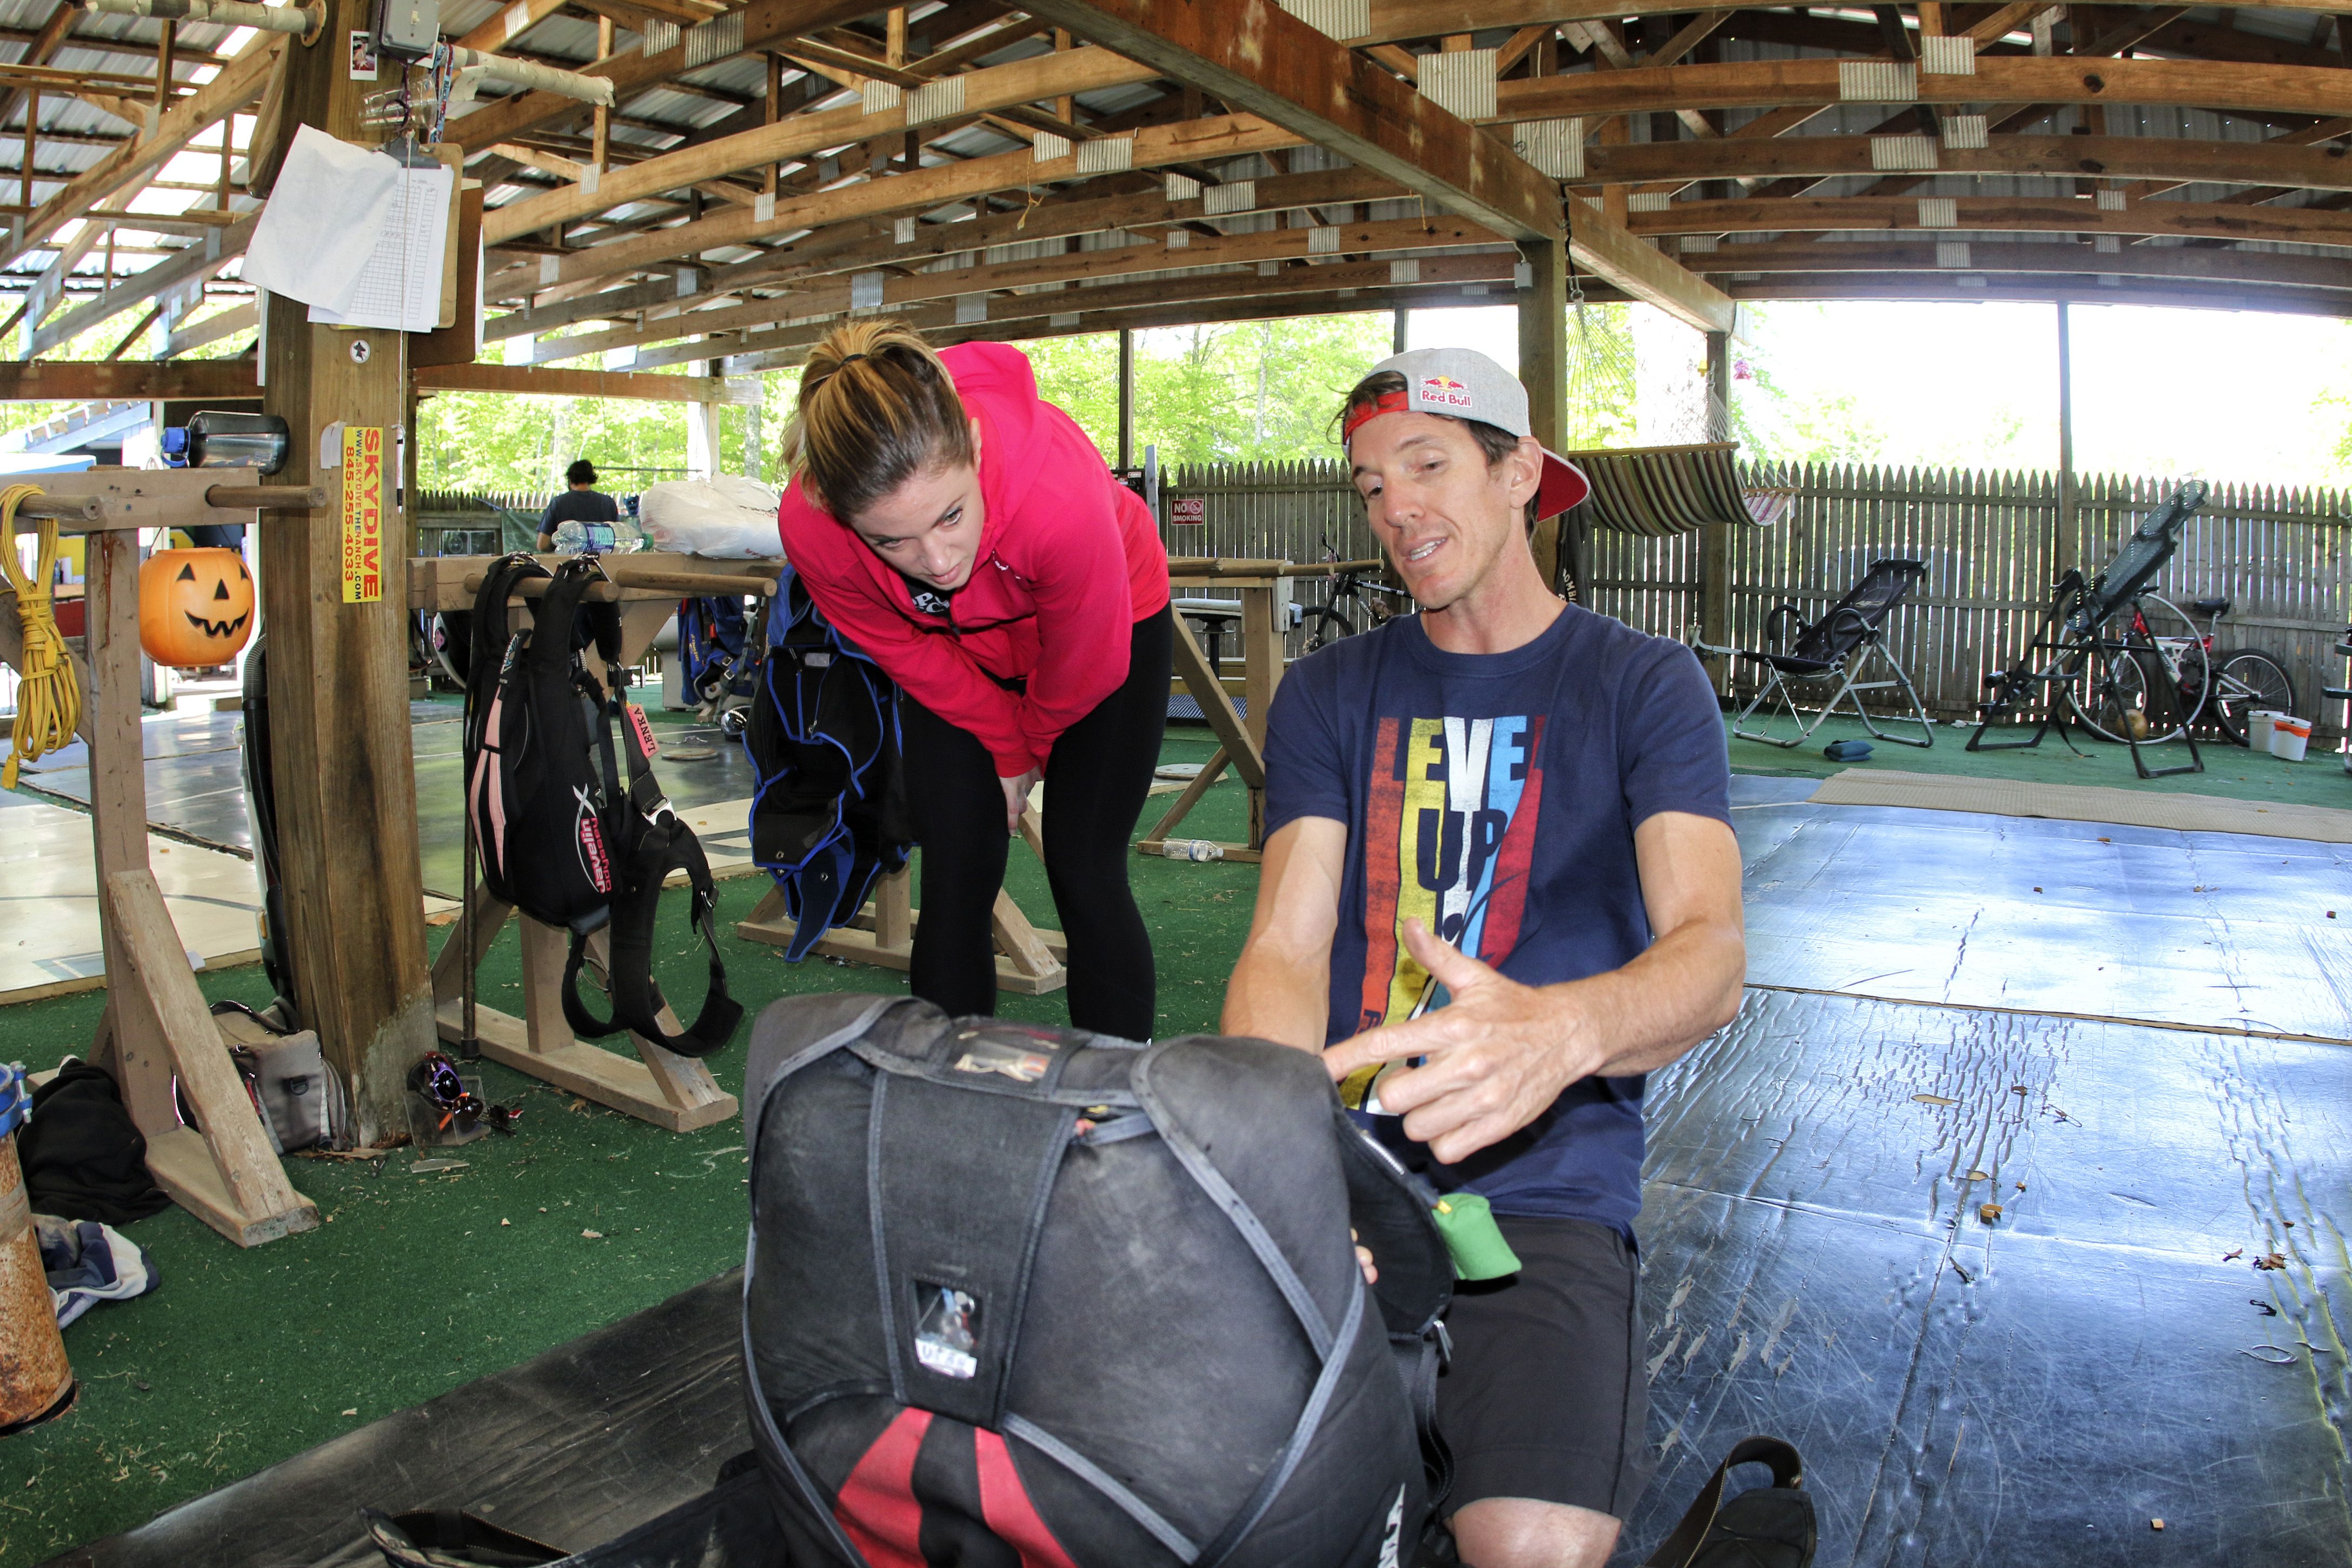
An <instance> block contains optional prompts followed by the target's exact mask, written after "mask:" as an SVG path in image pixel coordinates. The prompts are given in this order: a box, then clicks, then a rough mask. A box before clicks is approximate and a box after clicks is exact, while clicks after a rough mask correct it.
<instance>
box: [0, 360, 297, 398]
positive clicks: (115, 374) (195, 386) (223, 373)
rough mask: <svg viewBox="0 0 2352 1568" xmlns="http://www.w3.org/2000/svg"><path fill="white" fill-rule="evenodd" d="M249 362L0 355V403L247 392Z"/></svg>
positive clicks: (216, 395) (249, 390)
mask: <svg viewBox="0 0 2352 1568" xmlns="http://www.w3.org/2000/svg"><path fill="white" fill-rule="evenodd" d="M255 391H256V386H255V383H254V379H253V366H252V364H251V363H247V362H246V361H242V360H189V361H186V362H184V363H175V364H155V363H149V362H147V361H143V360H116V361H114V362H112V363H105V362H100V363H79V362H61V361H56V360H33V361H0V403H97V402H101V401H104V400H107V399H117V400H128V399H131V398H153V399H163V398H170V399H173V400H174V401H177V400H180V399H195V400H203V399H208V398H226V397H251V396H252V395H254V393H255Z"/></svg>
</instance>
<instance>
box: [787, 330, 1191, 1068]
mask: <svg viewBox="0 0 2352 1568" xmlns="http://www.w3.org/2000/svg"><path fill="white" fill-rule="evenodd" d="M784 448H785V457H786V459H787V461H788V462H789V464H790V466H791V468H792V472H793V480H792V485H791V488H790V489H787V490H786V491H785V492H784V500H783V506H782V509H781V510H780V512H779V515H778V519H777V521H778V526H779V529H780V531H781V532H782V535H783V544H784V554H785V556H786V557H787V558H788V559H789V560H790V561H791V562H792V563H793V568H794V569H795V570H796V571H797V572H798V573H799V574H800V577H801V580H802V581H803V582H804V583H806V584H808V589H809V593H810V595H811V596H812V597H814V599H815V601H816V605H817V607H818V608H819V609H820V610H822V611H824V616H825V618H826V619H827V620H829V621H830V622H832V623H833V626H835V629H836V630H838V631H839V632H840V633H841V634H842V635H843V636H844V637H847V638H849V639H850V640H851V641H853V642H855V643H856V644H857V645H858V647H862V648H864V649H865V650H866V653H868V654H869V655H871V656H872V657H873V658H874V659H875V661H876V662H877V663H878V664H879V665H880V666H881V667H882V668H883V669H884V670H886V671H887V672H888V674H889V675H890V677H891V679H894V680H896V681H897V682H898V688H899V690H900V691H901V693H902V694H903V697H902V700H901V702H900V707H899V716H900V725H901V729H902V732H903V735H904V739H905V753H906V774H907V795H908V805H909V807H910V808H911V810H912V813H913V816H914V826H915V833H916V837H917V839H918V841H919V843H920V844H921V845H922V850H923V875H922V911H923V913H922V919H921V920H920V921H919V922H918V923H917V926H916V931H915V952H914V960H913V965H912V970H913V973H912V975H911V981H912V984H913V989H914V993H915V994H916V995H918V996H921V997H923V998H925V999H927V1000H929V1001H931V1002H935V1003H937V1004H939V1005H940V1006H941V1007H943V1008H945V1009H946V1010H947V1011H948V1012H949V1013H950V1014H954V1015H959V1016H961V1015H963V1014H968V1013H990V1012H993V1011H994V1010H995V1006H996V958H995V951H994V946H993V942H992V936H991V932H990V929H989V913H990V910H992V908H993V906H994V904H995V900H996V893H997V889H999V888H1000V887H1001V886H1003V881H1004V858H1005V853H1006V847H1007V845H1008V843H1009V842H1010V836H1011V833H1012V831H1013V828H1014V827H1015V826H1017V824H1018V822H1019V818H1020V813H1021V808H1022V806H1023V805H1024V803H1025V802H1026V801H1027V800H1028V797H1029V791H1030V788H1031V786H1033V785H1034V784H1036V783H1037V781H1038V780H1039V779H1040V778H1043V779H1044V780H1045V875H1046V879H1047V880H1048V881H1049V882H1050V883H1051V884H1052V886H1053V889H1054V903H1055V908H1056V909H1057V910H1059V912H1060V915H1061V923H1062V930H1063V932H1064V933H1065V935H1066V937H1067V938H1068V941H1069V961H1068V962H1069V975H1070V980H1069V1005H1070V1022H1071V1023H1072V1024H1074V1025H1076V1026H1078V1027H1079V1028H1082V1029H1091V1030H1094V1031H1096V1032H1097V1033H1100V1034H1108V1035H1116V1036H1118V1037H1122V1038H1126V1039H1133V1040H1142V1039H1149V1038H1150V1037H1151V1036H1152V1034H1153V1032H1154V1028H1153V1010H1154V1005H1155V989H1156V987H1155V981H1154V977H1153V971H1152V962H1151V939H1150V934H1149V933H1148V932H1147V931H1145V930H1144V927H1143V917H1142V916H1141V915H1140V914H1139V913H1138V912H1137V910H1136V908H1135V898H1134V895H1133V894H1132V893H1131V892H1129V889H1128V880H1127V863H1128V853H1129V851H1128V841H1129V835H1130V834H1131V833H1132V832H1133V831H1134V828H1135V821H1136V816H1137V815H1138V814H1139V812H1140V811H1141V810H1142V808H1143V802H1144V797H1145V796H1146V795H1148V794H1149V793H1150V787H1151V774H1152V770H1153V768H1154V767H1155V766H1156V765H1157V763H1158V762H1159V758H1160V735H1161V731H1163V730H1164V729H1165V728H1166V725H1167V715H1168V676H1169V663H1170V658H1171V653H1170V649H1171V638H1172V637H1173V629H1172V623H1171V620H1170V617H1169V610H1168V554H1167V552H1166V551H1165V550H1164V549H1163V548H1162V547H1161V545H1160V531H1159V529H1158V527H1157V526H1156V524H1155V523H1154V521H1153V520H1152V517H1151V513H1150V510H1148V509H1147V508H1146V507H1145V506H1144V504H1143V503H1142V502H1141V501H1140V500H1137V499H1136V498H1135V496H1134V495H1133V493H1131V492H1130V491H1129V490H1128V489H1126V488H1125V487H1124V486H1121V485H1119V484H1118V482H1116V481H1115V480H1114V479H1112V478H1111V476H1110V471H1109V469H1108V468H1107V467H1106V466H1105V464H1104V462H1103V459H1102V455H1101V454H1100V453H1099V452H1097V450H1096V449H1095V447H1094V444H1093V442H1091V441H1090V440H1088V439H1087V435H1086V433H1085V432H1084V431H1082V430H1080V429H1079V428H1078V426H1077V424H1076V421H1074V420H1072V419H1071V418H1070V416H1068V415H1066V414H1065V413H1063V412H1062V411H1061V410H1060V409H1058V408H1056V407H1055V406H1054V405H1052V404H1050V403H1046V402H1045V401H1044V400H1042V399H1041V398H1039V397H1038V395H1037V382H1036V377H1035V376H1034V374H1032V373H1031V371H1030V368H1029V361H1028V358H1027V356H1025V355H1024V354H1023V353H1021V352H1020V351H1019V350H1017V349H1013V348H1009V347H1007V346H1006V345H1004V344H1003V343H966V344H962V345H961V346H959V347H955V348H950V349H948V350H947V351H945V352H944V353H933V352H932V350H931V348H930V346H929V344H927V343H926V342H923V340H922V338H921V337H920V336H919V334H918V333H916V332H915V331H913V329H911V328H909V327H908V326H906V325H905V324H904V323H903V322H898V321H853V322H851V323H850V324H848V325H847V326H845V327H842V328H840V329H839V330H837V331H834V332H833V333H831V334H830V335H828V336H827V337H826V338H825V340H824V342H821V343H819V344H818V345H817V346H816V347H815V348H814V350H812V351H811V352H810V353H809V356H808V360H807V363H806V364H805V365H804V366H803V370H802V372H801V390H800V411H799V417H798V418H797V419H796V420H795V421H794V422H793V426H792V428H791V429H790V430H788V431H787V432H786V434H785V437H784Z"/></svg>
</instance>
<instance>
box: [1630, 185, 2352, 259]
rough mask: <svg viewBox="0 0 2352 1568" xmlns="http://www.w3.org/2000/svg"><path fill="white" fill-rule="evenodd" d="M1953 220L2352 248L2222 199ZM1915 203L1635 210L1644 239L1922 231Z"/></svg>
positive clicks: (2335, 220) (1971, 225) (1974, 203)
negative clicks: (2121, 209)
mask: <svg viewBox="0 0 2352 1568" xmlns="http://www.w3.org/2000/svg"><path fill="white" fill-rule="evenodd" d="M1953 200H1954V202H1955V204H1956V205H1955V207H1954V211H1955V213H1956V214H1957V222H1956V224H1955V226H1953V227H1952V228H1940V227H1939V228H1937V229H1934V230H1932V231H1930V232H1933V233H1937V234H1940V235H1946V236H1949V237H1954V238H1960V237H1965V232H1966V231H1967V230H1969V229H1989V230H1995V231H2004V230H2006V231H2015V232H2021V233H2032V232H2048V231H2059V232H2064V231H2069V230H2071V231H2074V232H2078V233H2083V234H2117V235H2186V236H2189V237H2200V238H2212V239H2244V240H2268V241H2273V242H2280V243H2285V244H2290V245H2327V246H2342V247H2352V213H2343V212H2334V211H2329V210H2326V209H2324V208H2317V207H2263V206H2241V205H2231V204H2228V203H2221V202H2169V201H2168V202H2141V203H2139V204H2137V205H2130V206H2126V208H2125V209H2124V210H2123V211H2121V212H2102V211H2100V210H2099V209H2097V208H2096V207H2095V206H2094V205H2092V204H2091V202H2090V201H2089V200H2088V199H2087V198H2082V197H2074V196H2053V197H2034V196H1958V197H1955V198H1953ZM1919 216H1920V215H1919V204H1918V202H1917V201H1916V200H1915V199H1913V198H1912V197H1909V196H1833V197H1813V196H1800V197H1793V198H1790V199H1786V200H1781V201H1728V202H1676V203H1675V204H1674V205H1673V206H1671V207H1670V208H1669V209H1668V210H1666V211H1664V212H1655V213H1635V214H1634V215H1633V232H1634V233H1636V234H1642V235H1670V234H1742V233H1762V232H1772V233H1784V234H1797V233H1822V234H1827V233H1839V232H1843V231H1847V230H1864V229H1906V230H1909V229H1918V228H1920V227H1922V225H1921V224H1920V222H1919Z"/></svg>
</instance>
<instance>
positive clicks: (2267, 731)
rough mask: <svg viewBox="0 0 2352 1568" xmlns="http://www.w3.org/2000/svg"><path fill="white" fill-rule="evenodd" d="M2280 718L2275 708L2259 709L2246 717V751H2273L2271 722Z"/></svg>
mask: <svg viewBox="0 0 2352 1568" xmlns="http://www.w3.org/2000/svg"><path fill="white" fill-rule="evenodd" d="M2277 717H2278V710H2277V709H2275V708H2257V709H2255V710H2253V711H2252V712H2251V713H2249V714H2247V715H2246V749H2247V750H2248V751H2250V752H2267V751H2269V750H2270V749H2271V721H2272V720H2273V719H2275V718H2277Z"/></svg>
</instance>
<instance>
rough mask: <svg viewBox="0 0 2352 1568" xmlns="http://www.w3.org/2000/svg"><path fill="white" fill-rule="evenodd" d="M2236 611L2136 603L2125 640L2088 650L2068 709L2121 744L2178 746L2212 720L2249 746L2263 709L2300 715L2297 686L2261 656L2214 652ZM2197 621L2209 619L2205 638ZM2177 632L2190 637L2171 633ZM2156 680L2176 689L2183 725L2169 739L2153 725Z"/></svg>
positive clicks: (2219, 605)
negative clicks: (2226, 619)
mask: <svg viewBox="0 0 2352 1568" xmlns="http://www.w3.org/2000/svg"><path fill="white" fill-rule="evenodd" d="M2230 605H2231V601H2230V600H2229V599H2228V598H2208V599H2192V600H2190V601H2189V605H2188V608H2187V609H2186V610H2184V609H2183V608H2182V607H2181V606H2180V605H2177V604H2175V603H2174V602H2173V601H2171V600H2170V599H2168V598H2166V597H2164V596H2163V595H2160V594H2139V595H2134V596H2133V598H2132V599H2131V601H2130V602H2129V605H2128V606H2127V608H2128V610H2129V619H2128V621H2127V623H2126V625H2125V626H2124V628H2123V633H2122V636H2120V637H2112V638H2111V637H2099V638H2097V639H2096V640H2095V642H2093V643H2090V644H2088V645H2085V647H2084V652H2083V656H2082V658H2080V659H2079V660H2078V661H2077V663H2076V666H2075V668H2074V669H2073V670H2072V671H2071V672H2070V679H2067V680H2066V682H2065V686H2064V689H2065V693H2066V702H2067V706H2068V707H2069V708H2070V709H2072V710H2073V711H2074V717H2075V718H2076V719H2077V720H2078V721H2081V723H2082V724H2083V726H2084V728H2085V729H2087V730H2089V731H2091V732H2092V733H2093V734H2095V735H2097V736H2098V737H2100V738H2101V739H2102V740H2107V741H2113V742H2117V743H2118V744H2122V743H2126V742H2130V741H2137V742H2142V743H2143V744H2145V743H2147V742H2158V741H2170V740H2174V739H2176V738H2178V737H2179V735H2180V733H2181V731H2183V730H2185V729H2187V728H2189V726H2191V725H2194V724H2197V723H2198V722H2200V721H2207V720H2210V721H2211V723H2212V724H2213V726H2214V727H2215V728H2216V729H2218V730H2220V731H2221V733H2222V734H2223V735H2224V736H2226V737H2227V738H2228V739H2229V740H2230V741H2231V742H2233V743H2235V744H2237V745H2241V746H2242V745H2244V744H2245V743H2246V731H2247V721H2248V717H2249V715H2251V714H2252V713H2253V712H2255V711H2256V710H2265V709H2267V710H2276V711H2278V712H2283V713H2284V712H2293V711H2294V679H2293V678H2292V677H2290V676H2289V675H2288V674H2287V672H2286V670H2285V668H2284V667H2283V666H2282V665H2281V664H2280V663H2279V662H2278V660H2276V659H2275V658H2272V657H2271V656H2270V655H2268V654H2266V653H2263V652H2261V651H2260V650H2258V649H2255V648H2246V647H2241V648H2231V649H2227V650H2217V649H2216V647H2215V646H2214V645H2215V642H2216V641H2217V640H2218V639H2217V635H2216V634H2217V632H2218V630H2219V628H2220V626H2221V618H2222V617H2223V616H2227V615H2228V614H2229V613H2230ZM2151 606H2154V607H2155V608H2156V609H2157V611H2158V617H2159V618H2158V621H2157V622H2151V621H2150V620H2149V619H2148V610H2149V608H2150V607H2151ZM2196 616H2204V617H2205V618H2206V619H2205V626H2204V627H2203V629H2202V630H2200V629H2199V627H2198V625H2197V621H2196ZM2173 626H2179V627H2185V628H2186V629H2185V630H2172V629H2170V628H2171V627H2173ZM2159 627H2161V628H2163V629H2159ZM2159 671H2160V672H2161V673H2158V672H2159ZM2153 680H2163V681H2166V682H2168V683H2169V684H2170V686H2171V688H2172V696H2173V698H2174V703H2173V710H2174V712H2175V713H2177V714H2178V715H2179V722H2178V723H2176V724H2174V725H2173V727H2172V728H2170V729H2169V730H2168V731H2165V732H2164V733H2163V734H2157V733H2155V732H2154V731H2153V729H2152V727H2151V726H2150V725H2149V724H2148V722H2147V715H2148V714H2149V712H2151V711H2152V710H2151V708H2150V706H2149V702H2148V698H2149V695H2150V685H2151V682H2152V681H2153ZM2126 731H2131V732H2130V733H2126Z"/></svg>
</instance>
